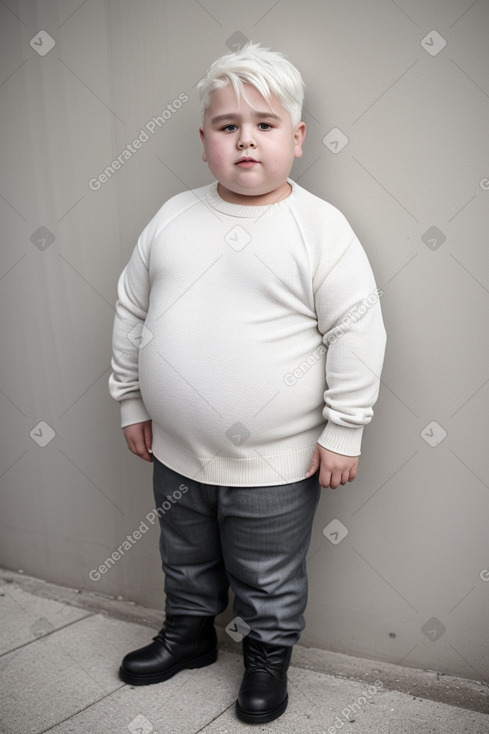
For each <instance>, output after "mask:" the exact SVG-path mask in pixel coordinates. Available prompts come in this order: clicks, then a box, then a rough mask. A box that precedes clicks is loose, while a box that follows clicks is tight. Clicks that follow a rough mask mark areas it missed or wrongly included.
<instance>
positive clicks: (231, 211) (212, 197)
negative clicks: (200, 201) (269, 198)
mask: <svg viewBox="0 0 489 734" xmlns="http://www.w3.org/2000/svg"><path fill="white" fill-rule="evenodd" d="M287 181H288V183H289V184H290V185H291V186H292V191H291V192H290V194H289V196H287V197H286V198H285V199H282V201H279V202H277V203H276V204H267V205H265V206H244V205H242V204H232V203H231V202H230V201H225V200H224V199H223V198H222V197H221V196H220V195H219V194H218V192H217V187H218V181H213V182H212V183H211V184H210V185H209V187H208V192H207V202H208V204H209V206H211V207H212V208H213V209H216V210H217V211H219V212H221V213H222V214H228V215H230V216H232V217H246V218H248V219H257V218H258V217H261V216H263V214H265V213H267V212H268V213H270V214H273V213H275V212H277V211H279V210H280V209H288V208H289V207H290V205H291V203H292V202H293V201H294V199H295V197H296V195H297V184H296V183H295V181H292V179H290V178H288V179H287Z"/></svg>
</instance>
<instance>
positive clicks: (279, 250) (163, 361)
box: [109, 180, 386, 486]
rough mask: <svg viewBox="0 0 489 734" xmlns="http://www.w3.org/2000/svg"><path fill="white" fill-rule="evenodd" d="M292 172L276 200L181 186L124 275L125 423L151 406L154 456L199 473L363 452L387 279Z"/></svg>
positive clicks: (235, 479)
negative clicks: (237, 200)
mask: <svg viewBox="0 0 489 734" xmlns="http://www.w3.org/2000/svg"><path fill="white" fill-rule="evenodd" d="M289 182H290V184H291V185H292V193H291V194H290V196H289V197H287V198H286V199H284V200H282V201H281V202H279V203H278V204H274V205H271V206H260V207H255V206H240V205H236V204H231V203H229V202H226V201H224V200H223V199H222V198H221V197H220V196H219V194H218V193H217V182H214V183H212V184H210V185H208V186H204V187H202V188H199V189H195V190H194V191H186V192H184V193H182V194H179V195H177V196H174V197H173V198H171V199H170V200H169V201H167V202H166V203H165V204H164V205H163V206H162V207H161V209H160V210H159V211H158V213H157V214H156V216H155V217H154V218H153V219H152V220H151V222H150V223H149V224H148V225H147V227H146V228H145V229H144V231H143V232H142V234H141V236H140V237H139V240H138V242H137V245H136V247H135V249H134V252H133V254H132V257H131V259H130V261H129V263H128V265H127V267H126V268H125V270H124V271H123V273H122V275H121V277H120V280H119V286H118V302H117V308H116V317H115V322H114V332H113V359H112V369H113V372H112V374H111V376H110V378H109V389H110V394H111V395H112V397H113V398H115V400H118V401H120V403H121V413H122V426H123V427H124V426H127V425H130V424H132V423H138V422H140V421H144V420H148V419H149V418H151V419H152V421H153V453H154V455H155V456H156V457H157V458H158V459H159V460H160V461H161V462H163V463H164V464H166V465H167V466H169V467H170V468H171V469H173V470H174V471H177V472H179V473H180V474H182V475H184V476H186V477H189V478H192V479H196V480H197V481H199V482H204V483H206V484H215V485H225V486H262V485H274V484H286V483H289V482H295V481H299V480H301V479H303V478H304V476H305V472H306V470H307V468H308V465H309V462H310V459H311V456H312V454H313V452H314V449H315V445H316V442H319V444H320V445H321V446H324V447H325V448H327V449H330V450H331V451H334V452H336V453H339V454H346V455H350V456H357V455H359V454H360V445H361V439H362V432H363V428H364V426H365V425H366V424H367V423H369V421H370V420H371V418H372V415H373V410H372V406H373V405H374V403H375V401H376V400H377V395H378V390H379V379H380V373H381V369H382V364H383V358H384V349H385V341H386V335H385V329H384V325H383V321H382V315H381V309H380V300H379V299H380V296H381V295H382V292H381V291H379V290H378V289H377V288H376V284H375V280H374V276H373V273H372V270H371V267H370V265H369V262H368V259H367V256H366V254H365V251H364V250H363V248H362V246H361V244H360V243H359V241H358V239H357V237H356V236H355V234H354V232H353V230H352V229H351V227H350V225H349V224H348V222H347V221H346V219H345V217H344V216H343V215H342V214H341V213H340V212H339V211H338V210H337V209H336V208H335V207H333V206H332V205H331V204H329V203H327V202H325V201H323V200H322V199H319V198H318V197H316V196H314V195H313V194H311V193H310V192H308V191H306V190H305V189H303V188H302V187H300V186H298V185H297V184H296V183H295V182H293V181H291V180H289Z"/></svg>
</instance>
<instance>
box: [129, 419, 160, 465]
mask: <svg viewBox="0 0 489 734" xmlns="http://www.w3.org/2000/svg"><path fill="white" fill-rule="evenodd" d="M151 424H152V421H143V422H142V423H133V424H132V425H130V426H125V428H123V429H122V431H123V433H124V438H125V439H126V441H127V445H128V447H129V450H130V451H132V453H133V454H136V456H139V457H140V458H141V459H144V460H145V461H153V454H152V450H151V447H152V445H153V431H152V429H151Z"/></svg>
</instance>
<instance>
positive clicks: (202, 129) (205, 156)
mask: <svg viewBox="0 0 489 734" xmlns="http://www.w3.org/2000/svg"><path fill="white" fill-rule="evenodd" d="M199 135H200V139H201V140H202V145H203V146H204V150H203V152H202V160H203V161H204V163H207V155H206V152H205V135H204V128H203V127H199Z"/></svg>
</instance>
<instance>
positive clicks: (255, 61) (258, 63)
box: [197, 41, 304, 125]
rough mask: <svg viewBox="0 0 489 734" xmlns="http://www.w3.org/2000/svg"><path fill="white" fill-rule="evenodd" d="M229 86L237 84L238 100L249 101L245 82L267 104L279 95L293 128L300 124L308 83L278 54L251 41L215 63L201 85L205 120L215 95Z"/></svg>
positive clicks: (199, 84) (199, 85)
mask: <svg viewBox="0 0 489 734" xmlns="http://www.w3.org/2000/svg"><path fill="white" fill-rule="evenodd" d="M229 83H231V84H232V85H233V88H234V91H235V92H236V96H237V98H238V100H239V98H240V95H243V97H244V98H245V99H246V95H245V93H244V88H243V83H248V84H251V85H252V86H253V87H255V89H257V90H258V91H259V92H260V94H261V95H262V96H263V97H264V98H265V99H266V100H267V102H270V96H271V95H272V94H273V95H275V96H276V97H277V98H278V100H279V101H280V103H281V104H282V106H283V107H284V108H285V109H286V110H287V112H288V113H289V114H290V117H291V119H292V125H296V124H297V123H298V122H300V120H301V114H302V104H303V101H304V82H303V80H302V77H301V75H300V73H299V71H298V70H297V69H296V68H295V66H293V64H291V63H290V61H288V60H287V59H286V58H285V56H284V55H283V54H281V53H279V52H278V51H271V50H270V49H269V48H263V47H262V46H260V45H259V44H258V43H252V42H251V41H250V42H249V43H247V44H246V45H245V46H243V48H242V49H241V50H240V51H233V52H231V53H228V54H225V55H224V56H221V57H220V58H219V59H217V61H214V63H213V64H212V66H211V67H210V68H209V70H208V71H207V73H206V75H205V76H204V77H203V78H202V79H201V80H200V82H199V83H198V84H197V88H198V90H199V94H200V106H201V113H202V120H203V119H204V114H205V111H206V109H207V108H208V106H209V104H210V95H211V94H212V92H214V91H216V89H220V88H222V87H225V86H226V85H227V84H229ZM246 101H248V100H246Z"/></svg>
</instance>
